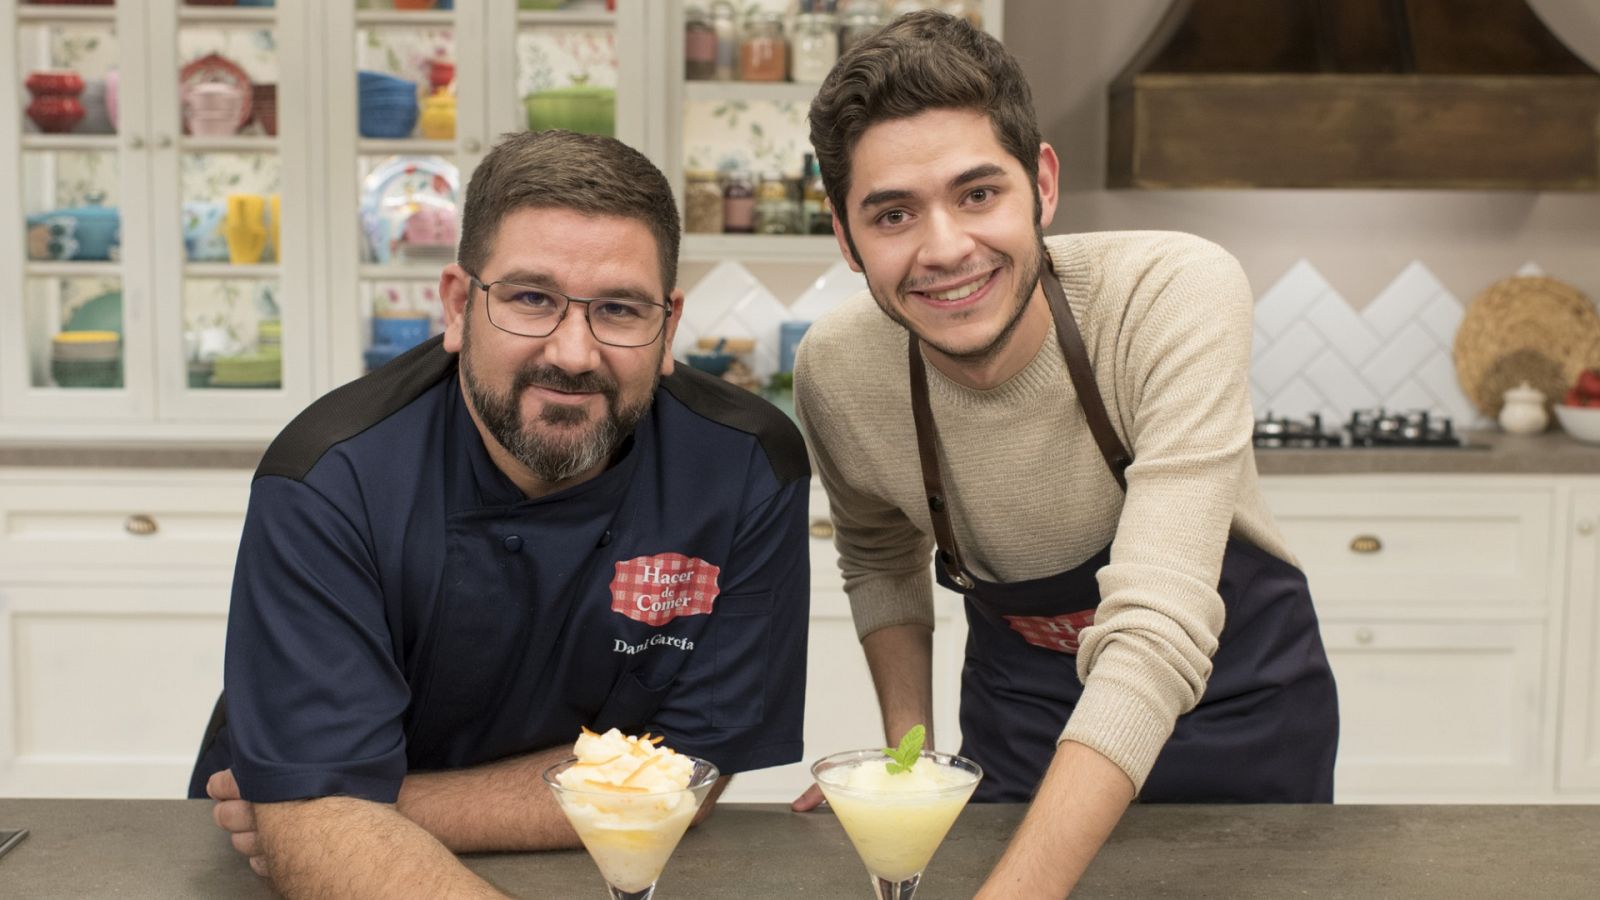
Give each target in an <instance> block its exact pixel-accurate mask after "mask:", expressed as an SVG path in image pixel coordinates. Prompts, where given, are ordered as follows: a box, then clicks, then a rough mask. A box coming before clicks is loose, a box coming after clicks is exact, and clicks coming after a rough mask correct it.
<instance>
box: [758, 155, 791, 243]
mask: <svg viewBox="0 0 1600 900" xmlns="http://www.w3.org/2000/svg"><path fill="white" fill-rule="evenodd" d="M799 211H800V210H799V208H798V207H797V206H796V205H795V202H794V194H793V192H791V191H790V190H789V182H788V181H787V180H785V179H784V177H783V173H782V172H779V171H777V170H776V169H773V170H770V171H768V172H766V173H764V174H762V176H761V184H760V186H759V187H757V188H756V222H755V226H756V228H755V230H756V233H758V234H799V233H800V229H799V227H798V223H797V222H796V219H797V218H798V214H799Z"/></svg>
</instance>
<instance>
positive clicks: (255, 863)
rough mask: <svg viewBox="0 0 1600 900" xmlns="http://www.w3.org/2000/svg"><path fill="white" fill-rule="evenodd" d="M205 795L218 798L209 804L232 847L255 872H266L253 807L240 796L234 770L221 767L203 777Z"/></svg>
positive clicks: (265, 863) (213, 818) (213, 816)
mask: <svg viewBox="0 0 1600 900" xmlns="http://www.w3.org/2000/svg"><path fill="white" fill-rule="evenodd" d="M206 796H208V797H210V798H211V799H213V800H215V801H217V802H216V804H215V805H213V806H212V807H211V818H212V820H214V821H215V822H216V823H217V825H218V826H219V827H220V828H222V829H223V830H224V831H226V832H228V834H229V836H230V837H231V839H232V841H233V849H235V850H237V851H239V852H240V853H243V854H244V855H245V856H246V857H248V858H249V860H250V868H251V869H253V870H254V871H255V873H256V874H257V875H262V876H265V875H266V874H267V862H266V860H265V859H262V858H261V848H260V840H259V837H258V835H257V834H256V811H255V807H254V806H252V805H251V804H250V801H248V800H245V799H243V798H241V797H240V796H239V783H238V782H237V781H234V780H233V770H232V769H223V770H222V771H221V772H217V773H216V774H214V775H212V776H211V778H210V779H209V780H207V781H206Z"/></svg>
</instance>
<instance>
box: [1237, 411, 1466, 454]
mask: <svg viewBox="0 0 1600 900" xmlns="http://www.w3.org/2000/svg"><path fill="white" fill-rule="evenodd" d="M1254 443H1255V445H1256V446H1257V447H1301V448H1303V447H1323V448H1335V449H1360V448H1363V447H1437V448H1443V449H1451V448H1465V447H1467V446H1468V445H1467V442H1466V441H1465V440H1463V439H1462V438H1461V436H1460V435H1458V434H1456V431H1455V425H1454V423H1452V422H1451V421H1450V418H1449V417H1448V416H1437V415H1433V414H1432V413H1429V412H1428V411H1426V410H1412V411H1409V412H1393V413H1391V412H1389V411H1387V410H1384V409H1358V410H1356V411H1355V412H1353V413H1351V414H1350V421H1348V422H1346V423H1344V425H1343V426H1342V427H1341V428H1338V429H1336V430H1333V431H1328V430H1324V428H1323V426H1322V416H1321V415H1320V414H1318V413H1312V414H1310V415H1309V416H1307V417H1305V418H1304V419H1291V418H1289V417H1287V416H1274V415H1273V414H1272V413H1271V412H1268V413H1267V417H1266V418H1264V419H1257V420H1256V427H1255V435H1254Z"/></svg>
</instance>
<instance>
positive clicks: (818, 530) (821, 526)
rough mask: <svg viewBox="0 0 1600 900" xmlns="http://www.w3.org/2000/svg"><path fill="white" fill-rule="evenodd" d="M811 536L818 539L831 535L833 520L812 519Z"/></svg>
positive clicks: (821, 539) (825, 538)
mask: <svg viewBox="0 0 1600 900" xmlns="http://www.w3.org/2000/svg"><path fill="white" fill-rule="evenodd" d="M811 536H812V537H814V538H816V539H817V540H819V541H825V540H827V539H829V538H831V537H833V521H832V520H831V519H812V520H811Z"/></svg>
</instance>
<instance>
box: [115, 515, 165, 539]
mask: <svg viewBox="0 0 1600 900" xmlns="http://www.w3.org/2000/svg"><path fill="white" fill-rule="evenodd" d="M160 528H161V526H159V525H157V524H156V520H155V519H152V518H150V517H149V516H147V515H145V514H144V513H135V514H134V515H131V516H129V517H128V519H127V521H125V522H123V523H122V530H123V531H126V532H127V533H129V534H132V535H136V536H138V537H149V536H150V535H152V534H155V533H156V532H157V531H159V530H160Z"/></svg>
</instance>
